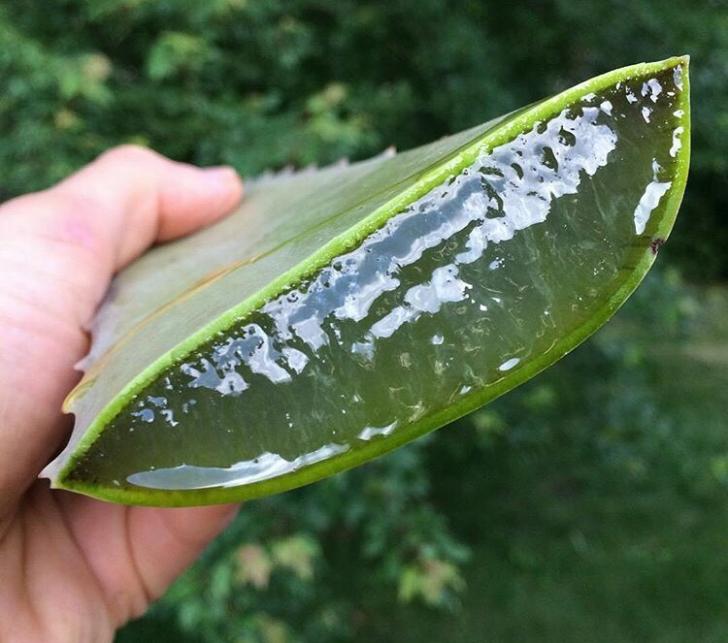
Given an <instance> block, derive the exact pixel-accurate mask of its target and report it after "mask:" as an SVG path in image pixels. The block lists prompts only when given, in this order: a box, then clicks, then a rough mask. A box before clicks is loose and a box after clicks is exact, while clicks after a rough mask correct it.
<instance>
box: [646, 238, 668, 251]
mask: <svg viewBox="0 0 728 643" xmlns="http://www.w3.org/2000/svg"><path fill="white" fill-rule="evenodd" d="M664 245H665V240H664V239H663V238H662V237H657V238H655V239H653V240H652V241H651V242H650V250H652V254H653V255H656V254H657V253H658V252H659V251H660V248H662V246H664Z"/></svg>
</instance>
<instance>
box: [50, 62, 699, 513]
mask: <svg viewBox="0 0 728 643" xmlns="http://www.w3.org/2000/svg"><path fill="white" fill-rule="evenodd" d="M687 64H688V61H687V58H671V59H668V60H665V61H661V62H657V63H644V64H639V65H634V66H632V67H627V68H623V69H619V70H615V71H613V72H610V73H608V74H605V75H603V76H599V77H596V78H593V79H591V80H589V81H587V82H585V83H582V84H580V85H577V86H576V87H573V88H571V89H569V90H567V91H565V92H563V93H561V94H558V95H556V96H554V97H552V98H549V99H546V100H544V101H541V102H539V103H536V104H534V105H531V106H529V107H527V108H524V109H523V110H520V111H518V112H515V113H513V114H510V115H507V116H505V117H502V118H500V119H496V120H495V121H491V122H489V123H486V124H484V125H481V126H479V127H476V128H473V129H471V130H468V131H466V132H463V133H461V134H457V135H455V136H453V137H450V138H447V139H443V140H441V141H438V142H436V143H433V144H431V145H429V146H426V147H423V148H419V149H416V150H413V151H410V152H407V153H404V154H401V155H398V156H395V157H394V158H383V157H382V158H376V159H372V160H370V161H367V162H364V163H358V164H355V165H352V166H337V167H332V168H328V169H324V170H319V171H311V172H305V173H301V174H295V175H291V176H283V177H275V178H268V179H263V180H259V181H256V182H254V183H253V185H252V186H251V188H250V189H249V194H248V197H247V199H246V201H245V203H244V204H243V205H242V206H241V208H240V209H239V211H237V212H236V213H234V214H233V215H232V216H231V217H229V218H228V219H226V220H225V221H223V222H221V223H219V224H217V225H216V226H214V227H211V228H209V229H207V230H204V231H202V232H200V233H198V234H196V235H194V236H193V237H189V238H187V239H183V240H181V241H177V242H174V243H170V244H167V245H164V246H161V247H159V248H156V249H155V250H153V251H152V252H150V253H148V254H147V255H146V256H145V257H143V258H142V259H140V260H139V261H137V262H136V263H135V264H133V265H132V266H130V267H129V268H128V269H126V270H125V271H124V272H122V273H121V274H120V275H118V276H117V278H116V279H115V281H114V283H113V285H112V288H111V291H110V293H109V297H108V299H107V301H106V302H105V304H104V306H103V307H102V309H101V310H100V311H99V315H98V318H97V320H96V324H95V328H94V341H93V345H92V350H91V353H90V355H89V357H88V358H87V360H86V364H85V368H86V373H85V375H84V378H83V379H82V381H81V383H80V384H79V386H78V387H77V388H76V389H75V390H74V391H73V392H72V393H71V395H70V396H69V398H68V400H67V405H66V408H67V410H69V411H72V412H73V413H74V414H75V415H76V425H75V428H74V432H73V434H72V437H71V440H70V442H69V445H68V446H67V448H66V449H65V450H64V452H63V453H62V454H61V455H60V456H59V457H58V458H57V459H56V460H55V461H54V462H52V463H51V464H50V465H49V466H48V467H47V468H46V470H45V472H44V475H46V476H47V477H50V478H51V481H52V485H53V486H54V487H57V488H64V489H70V490H74V491H78V492H81V493H85V494H88V495H91V496H96V497H100V498H105V499H108V500H112V501H117V502H123V503H131V504H149V505H170V506H173V505H192V504H205V503H213V502H226V501H230V500H238V499H244V498H252V497H258V496H261V495H266V494H269V493H275V492H279V491H284V490H287V489H290V488H293V487H296V486H300V485H302V484H305V483H308V482H312V481H314V480H318V479H320V478H322V477H324V476H327V475H330V474H332V473H335V472H337V471H340V470H343V469H346V468H349V467H352V466H355V465H357V464H360V463H362V462H364V461H366V460H368V459H371V458H372V457H375V456H377V455H379V454H381V453H384V452H386V451H389V450H391V449H393V448H395V447H397V446H399V445H401V444H404V443H405V442H407V441H409V440H411V439H413V438H415V437H417V436H419V435H422V434H424V433H426V432H427V431H430V430H432V429H435V428H437V427H439V426H442V425H443V424H446V423H447V422H449V421H450V420H452V419H455V418H457V417H459V416H462V415H463V414H465V413H467V412H469V411H471V410H473V409H475V408H477V407H478V406H480V405H482V404H484V403H486V402H488V401H490V400H492V399H493V398H495V397H497V396H498V395H501V394H502V393H504V392H506V391H508V390H510V389H511V388H513V387H515V386H517V385H518V384H520V383H522V382H524V381H525V380H527V379H529V378H530V377H532V376H533V375H535V374H536V373H538V372H539V371H540V370H542V369H543V368H545V367H547V366H548V365H550V364H552V363H553V362H554V361H556V360H557V359H559V358H560V357H562V356H563V355H564V354H566V353H567V352H568V351H569V350H571V349H573V348H574V347H575V346H576V345H578V344H579V343H580V342H581V341H583V340H584V339H585V338H586V337H588V336H589V335H590V334H591V333H593V332H594V331H595V330H596V329H597V328H598V327H599V326H601V325H602V324H603V323H604V322H605V321H606V320H607V319H608V318H609V317H610V316H611V315H612V314H613V313H614V312H615V311H616V309H617V308H618V307H619V306H620V305H621V304H622V303H623V302H624V301H625V299H626V298H627V297H628V296H629V294H630V293H631V292H632V291H633V290H634V288H635V287H636V286H637V284H638V283H639V281H640V280H641V279H642V278H643V276H644V274H645V273H646V271H647V270H648V269H649V267H650V265H651V264H652V262H653V260H654V257H655V255H656V253H657V250H658V249H659V247H660V245H661V244H662V243H664V241H665V239H666V238H667V236H668V234H669V232H670V230H671V228H672V224H673V222H674V219H675V216H676V214H677V209H678V206H679V203H680V201H681V198H682V194H683V190H684V186H685V181H686V177H687V169H688V164H689V103H688V75H687Z"/></svg>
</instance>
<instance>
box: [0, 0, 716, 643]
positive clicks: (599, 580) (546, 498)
mask: <svg viewBox="0 0 728 643" xmlns="http://www.w3.org/2000/svg"><path fill="white" fill-rule="evenodd" d="M680 53H689V54H691V55H692V71H691V75H692V88H693V115H694V132H693V147H694V156H693V166H692V168H693V169H692V171H691V176H690V181H689V185H688V191H687V194H686V198H685V203H684V206H683V210H682V213H681V215H680V217H679V219H678V224H677V228H676V230H675V232H674V236H673V237H672V238H671V240H670V243H669V244H668V246H667V248H666V249H665V250H663V254H662V255H661V257H660V261H659V262H658V263H659V264H661V265H662V266H664V265H671V266H673V267H674V266H679V269H680V273H678V271H676V270H675V269H671V270H670V271H662V272H658V273H656V274H654V275H652V276H651V277H650V278H649V280H648V282H647V283H646V284H645V286H644V287H643V288H641V289H640V291H639V292H638V295H637V296H636V297H635V298H634V299H633V300H632V301H631V302H630V303H629V304H628V306H627V307H626V308H625V310H624V311H623V312H622V313H620V315H619V317H618V319H617V320H615V323H613V324H611V325H610V326H608V327H607V328H606V329H605V330H604V331H603V332H601V333H600V334H599V335H598V336H597V337H596V338H595V339H594V340H593V341H591V342H589V343H588V344H587V345H585V346H584V347H582V348H580V349H579V350H578V351H576V352H575V353H574V354H573V355H572V356H570V357H569V358H568V359H567V360H565V361H563V362H562V363H561V364H559V365H558V366H556V367H555V368H553V369H551V370H550V371H548V372H547V373H546V374H544V375H543V376H541V377H539V378H537V380H536V381H535V382H532V383H531V384H529V385H527V386H525V387H522V388H521V389H519V390H518V391H516V392H514V393H513V394H511V395H509V396H507V397H506V398H504V399H502V400H499V401H498V402H496V403H495V404H493V405H490V406H489V407H487V408H486V409H484V410H482V411H480V412H478V413H476V414H474V415H472V416H470V417H469V418H466V419H464V420H461V421H459V422H457V423H456V425H455V426H453V427H451V428H449V429H447V430H444V431H441V432H439V433H438V434H436V435H433V436H431V437H430V438H428V439H424V440H420V441H418V442H416V443H415V444H412V445H410V446H408V447H407V448H404V449H401V450H399V451H397V452H396V453H394V454H392V455H390V456H388V457H385V458H382V459H380V460H378V461H376V462H374V463H372V464H370V465H367V466H365V467H363V468H361V469H359V470H356V471H352V472H349V473H347V474H344V475H340V476H337V477H335V478H333V479H330V480H327V481H325V482H322V483H320V484H317V485H314V486H312V487H309V488H306V489H302V490H299V491H296V492H292V493H288V494H284V495H282V496H277V497H274V498H270V499H267V500H264V501H258V502H254V503H250V504H249V505H247V506H246V507H245V509H244V510H243V511H242V512H241V514H240V517H239V519H238V520H237V521H236V522H235V524H234V525H233V527H232V528H231V529H230V530H229V531H228V532H227V533H226V534H225V535H224V536H223V537H222V538H221V539H220V540H218V541H217V542H216V543H215V544H214V545H213V546H212V547H211V548H210V550H209V551H208V552H207V554H206V556H205V558H204V559H203V561H202V562H201V563H200V564H198V565H197V566H196V567H195V568H194V569H193V570H191V571H190V572H189V573H188V574H187V575H186V576H185V577H184V578H183V579H182V580H181V581H180V582H179V583H177V585H175V587H174V588H173V589H172V591H171V592H170V593H169V595H168V596H167V597H166V598H165V599H164V601H162V603H161V604H160V605H159V606H158V607H157V608H155V610H154V611H153V612H152V613H151V614H150V615H149V616H147V617H146V618H145V619H143V620H142V621H140V622H138V623H135V624H133V625H131V626H130V627H129V628H127V629H126V630H125V631H124V632H123V633H122V634H121V635H120V640H122V641H144V640H149V641H152V640H157V641H163V640H170V641H172V640H174V641H186V640H189V641H206V642H207V641H209V642H213V641H214V642H217V641H241V642H246V643H247V642H251V643H252V642H258V641H261V642H265V643H279V642H281V643H282V642H285V641H316V642H317V643H319V642H321V643H326V642H329V641H331V642H333V641H354V640H356V641H395V640H396V641H410V640H411V641H429V640H447V641H453V642H458V641H483V640H497V641H508V640H513V641H523V640H538V641H544V640H554V641H582V640H590V641H620V640H624V641H631V640H660V641H684V640H701V641H722V640H726V639H728V611H727V608H726V605H728V584H727V583H726V582H725V581H726V574H727V573H728V552H727V551H726V547H725V545H726V540H725V534H726V533H727V528H728V514H727V513H726V510H725V493H726V490H727V487H728V436H727V435H726V434H725V423H724V418H723V414H724V410H725V409H724V407H725V402H724V397H725V387H726V384H728V356H727V354H726V344H727V342H728V333H726V331H725V324H724V322H722V321H721V320H723V319H725V315H728V303H727V302H728V297H726V296H725V291H724V290H723V289H721V288H718V287H713V288H707V287H705V286H702V287H700V288H696V287H694V286H688V285H686V284H685V283H683V281H682V278H681V277H680V276H679V274H682V275H685V276H686V277H687V278H689V279H690V280H691V281H693V282H703V283H705V282H709V281H713V282H714V281H716V280H720V279H724V278H725V277H726V276H728V253H726V251H725V248H726V246H728V227H727V226H726V225H725V221H724V217H725V212H726V211H727V210H728V199H727V197H726V190H725V186H726V184H727V181H726V179H727V178H728V155H727V154H726V151H727V150H726V141H727V140H728V5H727V4H726V2H724V1H721V0H698V1H693V2H689V3H666V2H660V1H658V0H642V1H640V0H633V1H627V0H611V1H608V0H580V1H579V2H573V1H567V0H540V1H534V2H526V1H517V2H490V1H482V2H477V1H471V2H467V1H455V0H453V1H450V2H447V1H445V0H389V1H388V2H361V1H356V0H338V1H335V2H334V1H329V2H325V1H323V0H318V1H316V0H290V1H288V2H283V1H276V0H270V1H262V0H258V1H256V0H205V1H204V2H203V1H199V0H177V1H173V0H85V1H82V0H54V1H53V2H49V1H48V0H0V81H2V83H1V90H0V141H1V143H0V199H4V198H8V197H11V196H13V195H16V194H19V193H22V192H26V191H29V190H35V189H39V188H43V187H45V186H47V185H49V184H51V183H53V182H54V181H56V180H58V179H59V178H61V177H62V176H64V175H66V174H67V173H69V172H70V171H72V170H74V169H76V168H77V167H78V166H80V165H81V164H83V163H85V162H87V161H89V160H91V159H92V158H93V157H94V156H95V155H97V154H98V153H100V152H101V151H103V150H105V149H107V148H108V147H110V146H112V145H116V144H119V143H123V142H137V143H142V144H145V145H149V146H151V147H154V148H155V149H158V150H159V151H161V152H163V153H165V154H167V155H169V156H171V157H173V158H176V159H179V160H186V161H191V162H194V163H198V164H203V165H206V164H218V163H231V164H233V165H235V166H236V167H237V168H239V169H240V170H241V171H242V172H243V173H245V174H246V175H254V174H256V173H259V172H261V171H263V170H264V169H268V168H281V167H284V166H288V165H293V166H297V167H298V166H304V165H307V164H311V163H318V164H325V163H328V162H332V161H336V160H337V159H339V158H341V157H349V158H351V159H360V158H365V157H367V156H369V155H371V154H374V153H377V152H379V151H381V150H382V149H383V148H385V147H387V146H389V145H395V146H397V147H398V148H400V149H405V148H409V147H412V146H415V145H417V144H420V143H424V142H428V141H430V140H433V139H435V138H438V137H439V136H441V135H444V134H447V133H450V132H454V131H458V130H460V129H463V128H465V127H468V126H470V125H473V124H476V123H479V122H482V121H485V120H487V119H489V118H491V117H493V116H496V115H498V114H501V113H504V112H507V111H509V110H511V109H514V108H516V107H520V106H521V105H523V104H526V103H529V102H531V101H534V100H536V99H538V98H541V97H543V96H545V95H548V94H551V93H553V92H555V91H558V90H560V89H563V88H565V87H567V86H569V85H571V84H573V83H575V82H578V81H580V80H583V79H585V78H587V77H589V76H592V75H594V74H596V73H599V72H603V71H606V70H608V69H611V68H614V67H618V66H621V65H626V64H630V63H634V62H638V61H641V60H657V59H660V58H663V57H667V56H669V55H673V54H680ZM646 331H649V334H647V332H646ZM676 373H677V374H679V377H676V376H675V375H676Z"/></svg>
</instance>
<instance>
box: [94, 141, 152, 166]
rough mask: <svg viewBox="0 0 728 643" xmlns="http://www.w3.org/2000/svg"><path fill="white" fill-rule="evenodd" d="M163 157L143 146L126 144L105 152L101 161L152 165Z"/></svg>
mask: <svg viewBox="0 0 728 643" xmlns="http://www.w3.org/2000/svg"><path fill="white" fill-rule="evenodd" d="M160 158H161V157H160V156H159V154H157V153H156V152H154V151H152V150H150V149H149V148H147V147H144V146H142V145H136V144H134V143H124V144H123V145H117V146H116V147H112V148H111V149H110V150H108V151H106V152H104V153H103V154H102V155H101V156H100V157H99V160H102V159H103V160H107V161H113V162H116V163H124V164H127V163H129V164H138V163H150V162H155V161H158V160H159V159H160Z"/></svg>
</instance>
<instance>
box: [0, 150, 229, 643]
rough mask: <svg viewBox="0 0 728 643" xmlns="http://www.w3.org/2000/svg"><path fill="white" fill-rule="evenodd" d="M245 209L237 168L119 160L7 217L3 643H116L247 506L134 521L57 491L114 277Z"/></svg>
mask: <svg viewBox="0 0 728 643" xmlns="http://www.w3.org/2000/svg"><path fill="white" fill-rule="evenodd" d="M241 197H242V183H241V181H240V178H239V177H238V176H237V175H236V174H235V172H234V171H233V170H232V169H230V168H210V169H206V170H202V169H199V168H195V167H193V166H190V165H185V164H181V163H175V162H173V161H170V160H168V159H166V158H164V157H162V156H160V155H158V154H156V153H154V152H151V151H149V150H146V149H142V148H138V147H133V146H123V147H119V148H115V149H113V150H111V151H109V152H107V153H105V154H103V155H102V156H101V157H99V158H98V159H97V160H96V161H94V162H93V163H92V164H90V165H88V166H86V167H85V168H83V169H82V170H81V171H79V172H77V173H76V174H74V175H72V176H70V177H69V178H67V179H66V180H64V181H63V182H61V183H59V184H58V185H56V186H54V187H52V188H50V189H48V190H45V191H42V192H37V193H34V194H28V195H25V196H22V197H19V198H16V199H13V200H11V201H8V202H6V203H4V204H2V205H0V641H12V642H14V643H16V642H19V643H24V642H26V641H28V642H37V641H45V642H48V643H55V642H59V643H65V642H66V641H69V642H70V641H73V642H74V643H83V642H85V641H92V642H94V643H98V642H100V641H110V640H112V638H113V636H114V632H115V630H116V629H117V628H118V627H120V626H121V625H123V624H124V623H125V622H127V621H128V620H129V619H131V618H134V617H137V616H139V615H141V614H142V613H143V612H144V611H145V610H146V608H147V607H148V605H149V604H150V602H152V601H154V600H155V599H157V598H158V597H159V596H161V595H162V594H163V593H164V591H165V589H166V588H167V587H168V586H169V584H170V583H171V582H172V581H173V580H174V579H175V577H176V576H177V575H178V574H179V573H180V572H182V571H183V570H184V568H185V567H187V566H188V565H189V564H190V563H191V562H192V561H193V560H194V559H195V558H196V557H197V555H198V554H199V553H200V551H201V550H202V549H203V548H204V547H205V545H206V544H207V543H208V542H209V541H210V539H212V538H213V537H214V536H215V535H216V534H218V533H219V532H220V531H221V530H222V529H223V528H224V527H225V526H226V525H227V524H228V523H229V522H230V520H231V519H232V518H233V516H234V514H235V511H236V508H237V507H236V506H231V505H224V506H212V507H199V508H190V509H154V508H145V507H124V506H119V505H113V504H107V503H104V502H100V501H96V500H92V499H91V498H87V497H84V496H81V495H75V494H71V493H67V492H62V491H55V490H51V489H50V488H49V485H48V482H47V481H45V480H37V479H36V478H37V475H38V472H39V471H40V470H41V469H42V468H43V466H44V465H45V464H46V463H47V462H48V461H49V459H50V458H51V457H52V456H53V455H54V453H55V452H57V450H58V449H59V448H60V447H61V446H62V444H63V443H64V441H65V440H66V439H67V437H68V431H69V428H70V422H71V419H70V418H69V417H68V416H64V415H63V414H62V413H61V405H62V402H63V398H64V397H65V396H66V395H67V394H68V392H69V391H70V390H71V388H72V387H73V386H74V385H75V383H76V382H77V381H78V378H79V376H80V374H79V373H78V371H76V370H75V369H74V365H75V364H76V363H77V362H78V361H79V360H80V359H81V358H82V357H83V356H84V354H85V353H86V352H87V349H88V344H89V336H88V333H87V332H86V330H85V329H86V328H88V325H89V322H90V320H91V319H92V317H93V315H94V312H95V310H96V308H97V306H98V305H99V302H100V301H101V299H102V297H103V296H104V293H105V291H106V289H107V287H108V285H109V282H110V280H111V278H112V276H113V275H114V273H115V272H117V271H118V270H120V269H121V268H123V267H124V266H125V265H127V264H128V263H129V262H131V261H133V260H134V259H135V258H136V257H138V256H139V255H140V254H142V253H143V252H144V251H145V250H146V249H148V248H149V247H150V246H151V245H153V244H154V243H160V242H165V241H169V240H171V239H174V238H177V237H180V236H184V235H187V234H190V233H191V232H194V231H195V230H196V229H198V228H200V227H203V226H205V225H209V224H211V223H213V222H214V221H215V220H217V219H219V218H220V217H222V216H224V215H225V214H226V213H228V212H230V211H231V210H232V209H233V208H234V207H235V205H236V204H237V203H238V202H239V200H240V199H241Z"/></svg>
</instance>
